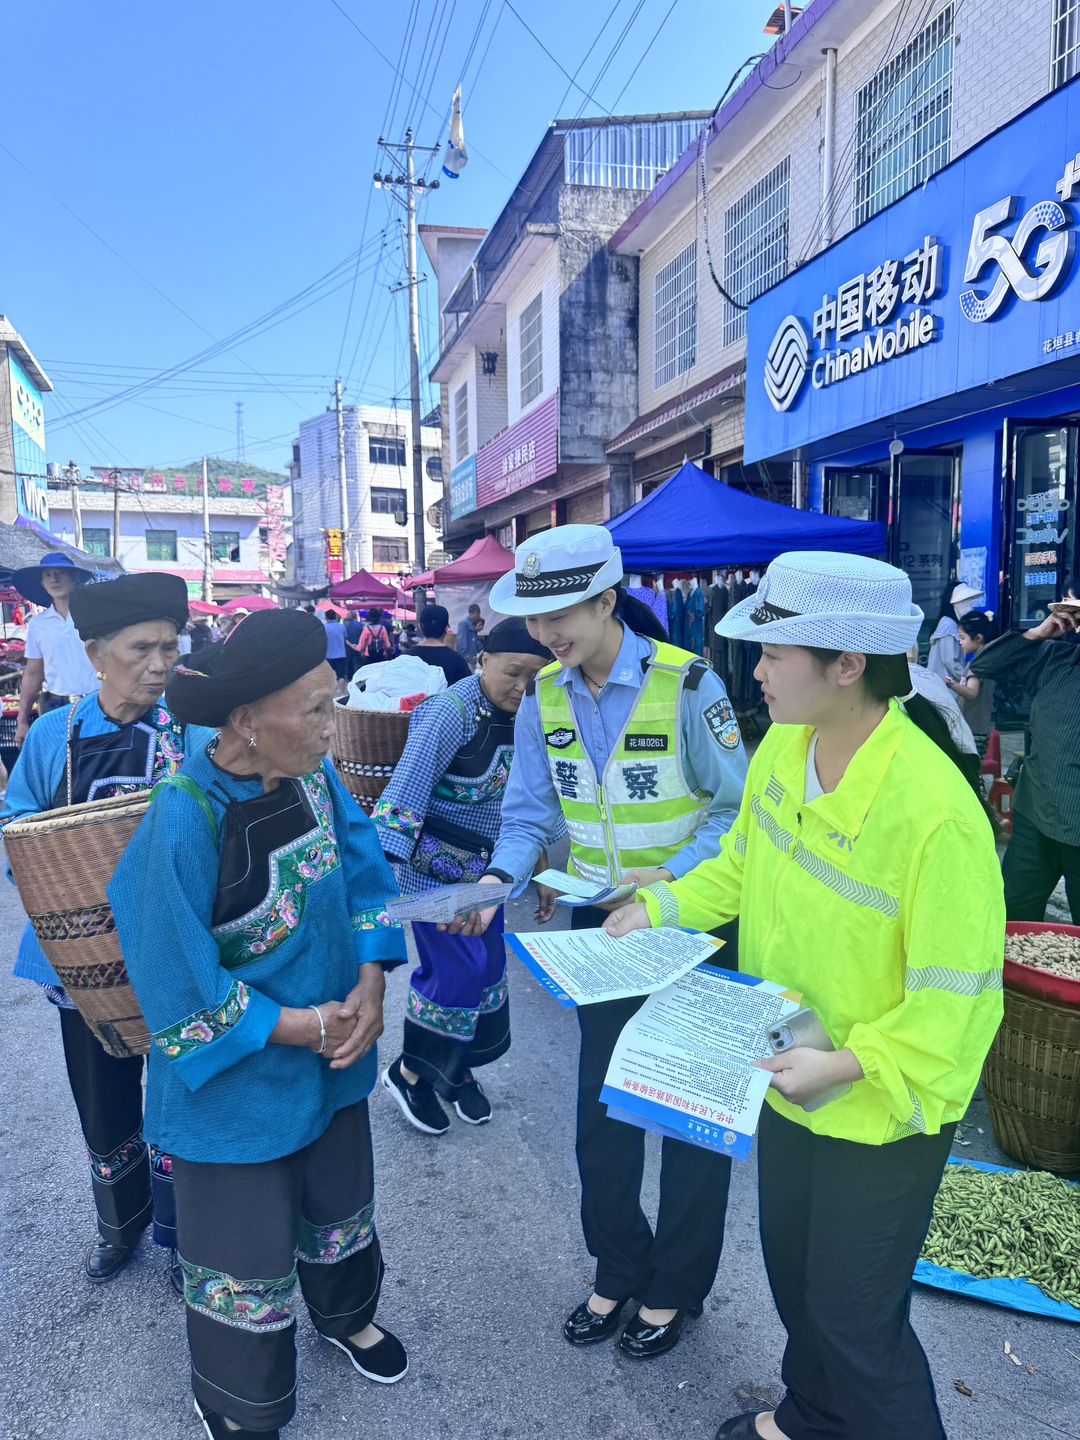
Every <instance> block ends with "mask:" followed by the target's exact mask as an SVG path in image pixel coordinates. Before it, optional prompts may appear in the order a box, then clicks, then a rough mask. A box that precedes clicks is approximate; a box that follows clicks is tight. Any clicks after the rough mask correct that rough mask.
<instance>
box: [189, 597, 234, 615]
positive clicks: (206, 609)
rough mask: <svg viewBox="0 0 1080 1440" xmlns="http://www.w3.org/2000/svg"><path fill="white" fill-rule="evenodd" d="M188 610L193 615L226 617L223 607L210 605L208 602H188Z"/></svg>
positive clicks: (226, 612) (226, 613) (227, 612)
mask: <svg viewBox="0 0 1080 1440" xmlns="http://www.w3.org/2000/svg"><path fill="white" fill-rule="evenodd" d="M188 609H189V610H190V611H191V612H192V614H194V615H228V614H229V611H228V610H226V609H225V607H224V605H211V603H210V601H209V600H189V601H188Z"/></svg>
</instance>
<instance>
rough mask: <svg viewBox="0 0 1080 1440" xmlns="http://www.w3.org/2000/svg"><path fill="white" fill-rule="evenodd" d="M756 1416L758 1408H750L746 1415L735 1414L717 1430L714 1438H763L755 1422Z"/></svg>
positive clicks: (757, 1439) (721, 1439) (749, 1439)
mask: <svg viewBox="0 0 1080 1440" xmlns="http://www.w3.org/2000/svg"><path fill="white" fill-rule="evenodd" d="M756 1416H757V1411H756V1410H748V1411H747V1412H746V1413H745V1414H744V1415H735V1416H733V1417H732V1419H730V1420H725V1421H724V1423H723V1425H721V1426H720V1429H719V1430H717V1432H716V1435H715V1437H714V1440H761V1436H760V1434H759V1433H758V1428H757V1426H756V1425H755V1423H754V1420H755V1418H756Z"/></svg>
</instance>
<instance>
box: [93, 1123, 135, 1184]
mask: <svg viewBox="0 0 1080 1440" xmlns="http://www.w3.org/2000/svg"><path fill="white" fill-rule="evenodd" d="M145 1154H146V1142H145V1141H144V1140H143V1138H142V1136H141V1135H132V1137H131V1139H130V1140H125V1141H124V1143H123V1144H122V1145H118V1146H117V1147H116V1149H115V1150H114V1151H113V1152H112V1154H111V1155H96V1154H95V1153H94V1151H93V1150H91V1149H90V1146H89V1145H88V1146H87V1147H86V1158H87V1160H88V1161H89V1162H90V1173H91V1175H93V1177H94V1179H95V1180H100V1181H102V1183H103V1184H106V1185H112V1184H115V1183H116V1181H117V1180H119V1179H120V1177H121V1175H125V1174H127V1172H128V1171H129V1170H130V1169H132V1168H133V1167H134V1166H135V1165H137V1164H138V1163H139V1161H140V1160H141V1159H142V1158H143V1156H144V1155H145Z"/></svg>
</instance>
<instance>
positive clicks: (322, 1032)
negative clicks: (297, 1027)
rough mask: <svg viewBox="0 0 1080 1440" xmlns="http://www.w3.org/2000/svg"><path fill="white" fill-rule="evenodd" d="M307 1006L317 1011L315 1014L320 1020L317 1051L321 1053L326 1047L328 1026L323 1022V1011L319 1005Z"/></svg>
mask: <svg viewBox="0 0 1080 1440" xmlns="http://www.w3.org/2000/svg"><path fill="white" fill-rule="evenodd" d="M307 1008H308V1009H309V1010H314V1011H315V1015H316V1017H317V1018H318V1021H319V1049H318V1051H317V1053H318V1054H319V1055H321V1054H322V1053H323V1051H324V1050H325V1049H326V1026H325V1025H324V1024H323V1018H322V1011H321V1010H320V1009H319V1007H318V1006H317V1005H309V1006H308V1007H307Z"/></svg>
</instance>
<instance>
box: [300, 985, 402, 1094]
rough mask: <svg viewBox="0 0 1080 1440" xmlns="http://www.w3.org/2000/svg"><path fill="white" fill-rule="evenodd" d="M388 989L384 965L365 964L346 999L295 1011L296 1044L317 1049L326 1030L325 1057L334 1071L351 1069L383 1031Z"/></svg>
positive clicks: (325, 1001)
mask: <svg viewBox="0 0 1080 1440" xmlns="http://www.w3.org/2000/svg"><path fill="white" fill-rule="evenodd" d="M385 990H386V976H385V974H384V972H383V968H382V966H381V965H379V964H376V963H369V964H367V965H361V966H360V972H359V978H358V979H357V982H356V984H355V985H354V986H353V988H352V989H351V990H350V991H349V993H348V995H346V996H345V999H344V1000H324V1001H323V1003H322V1004H321V1005H315V1006H308V1007H307V1008H306V1009H304V1010H294V1011H293V1015H294V1016H295V1017H296V1025H297V1027H298V1034H297V1039H296V1040H295V1041H294V1042H293V1043H294V1044H297V1045H302V1046H303V1047H304V1048H306V1049H308V1050H316V1051H317V1050H318V1049H319V1046H320V1044H321V1043H322V1031H323V1030H325V1031H326V1044H325V1047H324V1048H323V1051H322V1054H323V1058H324V1059H325V1060H327V1061H328V1062H329V1065H330V1069H331V1070H347V1069H348V1068H349V1066H350V1065H354V1064H355V1063H356V1061H357V1060H359V1059H360V1058H361V1056H363V1055H366V1054H367V1052H368V1051H369V1050H370V1049H371V1047H372V1046H373V1045H374V1044H375V1041H376V1040H378V1038H379V1036H380V1035H381V1034H382V1032H383V995H384V993H385ZM316 1010H317V1011H318V1012H319V1015H320V1017H321V1018H322V1029H320V1027H319V1022H318V1020H317V1019H316V1018H315V1011H316ZM305 1017H306V1018H305ZM300 1026H302V1027H303V1029H302V1030H300V1029H299V1027H300ZM312 1032H314V1033H312Z"/></svg>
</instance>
